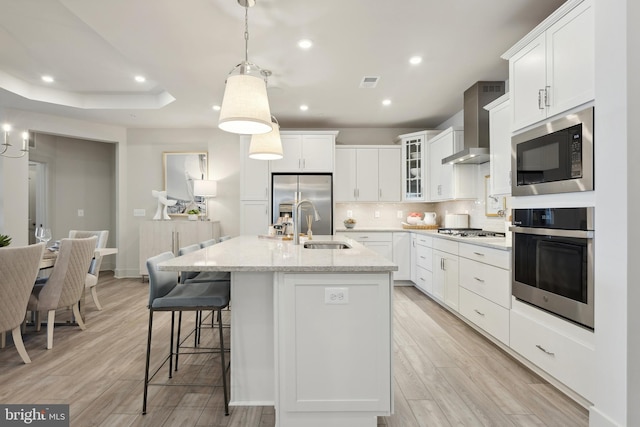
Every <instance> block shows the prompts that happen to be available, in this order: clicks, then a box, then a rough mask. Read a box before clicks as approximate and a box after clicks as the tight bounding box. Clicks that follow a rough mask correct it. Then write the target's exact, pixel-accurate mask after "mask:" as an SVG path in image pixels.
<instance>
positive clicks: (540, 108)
mask: <svg viewBox="0 0 640 427" xmlns="http://www.w3.org/2000/svg"><path fill="white" fill-rule="evenodd" d="M542 92H544V89H540V90H538V109H539V110H544V105H543V104H542Z"/></svg>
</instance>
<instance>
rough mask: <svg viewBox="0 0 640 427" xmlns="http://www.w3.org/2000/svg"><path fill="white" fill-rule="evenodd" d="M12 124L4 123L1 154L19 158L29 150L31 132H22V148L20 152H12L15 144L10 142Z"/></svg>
mask: <svg viewBox="0 0 640 427" xmlns="http://www.w3.org/2000/svg"><path fill="white" fill-rule="evenodd" d="M11 129H12V128H11V125H10V124H8V123H7V124H4V125H2V130H3V132H4V142H3V143H2V144H0V147H1V148H0V156H2V157H8V158H10V159H19V158H20V157H24V155H25V154H27V153H28V152H29V132H22V135H21V136H22V148H21V149H20V150H17V151H18V152H19V153H20V154H17V153H12V152H11V151H10V148H11V147H13V145H12V144H11V143H10V142H9V134H10V133H11Z"/></svg>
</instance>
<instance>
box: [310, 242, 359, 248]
mask: <svg viewBox="0 0 640 427" xmlns="http://www.w3.org/2000/svg"><path fill="white" fill-rule="evenodd" d="M304 248H305V249H351V246H349V245H348V244H346V243H344V242H333V241H328V242H304Z"/></svg>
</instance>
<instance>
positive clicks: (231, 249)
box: [159, 236, 398, 273]
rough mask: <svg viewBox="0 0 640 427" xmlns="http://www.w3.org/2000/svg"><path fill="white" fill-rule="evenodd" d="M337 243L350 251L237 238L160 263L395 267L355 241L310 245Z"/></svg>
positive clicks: (297, 268) (164, 266)
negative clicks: (343, 243)
mask: <svg viewBox="0 0 640 427" xmlns="http://www.w3.org/2000/svg"><path fill="white" fill-rule="evenodd" d="M328 240H331V241H340V242H345V243H347V244H349V245H350V246H351V248H350V249H305V248H304V247H303V245H302V244H300V245H294V244H293V241H290V240H289V241H283V240H276V239H264V238H259V237H258V236H240V237H235V238H233V239H230V240H226V241H224V242H221V243H218V244H215V245H213V246H209V247H206V248H204V249H201V250H199V251H196V252H192V253H190V254H186V255H183V256H181V257H177V258H174V259H172V260H169V261H165V262H163V263H161V264H159V269H160V270H170V271H272V272H276V271H280V272H290V273H291V272H292V273H295V272H327V273H330V272H390V271H397V270H398V266H397V265H396V264H394V263H393V262H391V261H389V260H387V259H386V258H384V257H382V256H381V255H379V254H377V253H376V252H374V251H372V250H371V249H367V248H366V247H364V246H363V245H362V244H360V243H358V242H356V241H355V240H352V239H349V238H345V237H341V236H313V240H312V241H313V242H316V243H317V242H322V241H328Z"/></svg>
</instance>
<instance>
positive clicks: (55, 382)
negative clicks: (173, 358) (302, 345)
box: [0, 272, 588, 427]
mask: <svg viewBox="0 0 640 427" xmlns="http://www.w3.org/2000/svg"><path fill="white" fill-rule="evenodd" d="M98 294H99V298H100V301H101V303H102V305H103V307H104V309H103V310H102V311H98V310H96V308H95V306H94V305H93V302H92V301H91V298H90V297H89V298H87V305H86V311H85V322H86V324H87V330H86V331H81V330H80V329H79V328H78V327H75V326H67V325H65V326H58V327H56V329H55V334H54V347H53V349H52V350H46V348H45V347H46V330H45V328H43V329H42V331H41V332H39V333H36V332H35V331H33V329H29V330H28V331H27V332H26V333H25V334H24V341H25V347H26V349H27V351H28V353H29V355H30V357H31V359H32V363H31V364H30V365H24V364H23V363H22V361H21V359H20V357H19V356H18V353H17V352H16V350H15V348H14V347H13V344H11V343H10V342H8V343H7V347H6V348H4V349H2V350H0V402H1V403H17V404H41V403H68V404H70V412H71V426H78V427H85V426H110V427H111V426H167V427H168V426H183V427H188V426H224V427H271V426H273V425H274V423H275V414H274V409H273V407H232V408H231V415H230V416H228V417H225V416H224V413H223V404H222V389H221V388H212V387H210V385H211V384H217V383H219V380H220V377H219V365H218V363H219V360H218V359H217V357H218V356H214V355H187V356H182V357H181V359H180V370H179V371H178V375H176V376H175V377H174V379H173V380H172V381H173V382H178V381H184V382H196V381H197V382H198V384H202V385H201V386H172V387H164V386H155V387H151V388H150V397H149V408H148V413H147V415H144V416H143V415H141V413H140V412H141V407H142V388H143V378H144V357H145V350H146V333H147V322H148V310H147V309H146V304H147V295H148V284H147V283H142V282H141V281H140V280H127V279H114V278H113V276H112V275H111V274H109V273H107V272H103V273H101V275H100V285H99V287H98ZM227 314H228V313H227ZM65 316H69V313H67V312H65V311H61V312H60V313H59V316H58V318H59V319H64V317H65ZM186 317H187V318H188V319H189V320H190V321H191V322H192V321H193V316H192V315H186ZM169 319H170V315H169V314H166V313H160V314H158V315H156V316H155V317H154V326H155V327H154V346H155V347H154V350H155V351H154V355H155V356H156V357H154V359H155V360H156V361H158V360H159V357H160V356H161V353H163V351H166V347H167V346H168V344H167V333H168V329H169ZM188 329H190V327H189V326H185V327H184V330H188ZM213 335H214V334H211V333H210V331H205V332H203V340H212V342H213V341H215V339H214V338H213ZM9 341H10V340H9ZM209 343H211V342H209ZM394 361H395V365H394V372H395V375H394V377H395V378H394V390H395V413H394V415H392V416H390V417H379V418H378V424H379V425H381V426H397V427H414V426H429V427H432V426H454V425H458V426H563V427H564V426H587V425H588V413H587V411H586V410H585V409H584V408H582V407H581V406H579V405H577V404H576V403H574V402H573V401H572V400H570V399H569V398H567V397H566V396H564V395H563V394H562V393H560V392H559V391H557V390H556V389H555V388H554V387H553V386H551V385H549V384H548V383H547V382H546V381H544V380H543V379H541V378H540V377H538V376H537V375H535V374H534V373H532V372H531V371H530V370H528V369H527V368H525V367H523V366H522V365H521V364H519V363H518V362H516V361H515V360H513V359H512V358H511V357H509V356H508V355H506V354H505V353H504V352H502V351H501V350H500V349H498V348H497V347H496V346H494V345H493V344H492V343H490V342H489V341H487V340H486V339H485V338H483V337H482V336H481V335H479V334H478V333H476V332H475V331H473V330H472V329H471V328H470V327H468V326H467V325H466V324H464V323H463V322H462V321H460V320H459V319H458V318H456V317H455V316H453V315H452V314H451V313H449V312H447V311H446V310H444V309H443V308H442V307H440V306H439V305H438V304H437V303H435V302H434V301H432V300H430V299H429V298H427V297H426V296H424V295H423V294H422V293H420V292H419V291H417V290H416V289H414V288H410V287H402V288H396V289H395V303H394ZM156 380H157V381H158V382H166V381H167V379H166V369H165V370H162V371H160V373H159V374H158V376H157V377H156ZM328 427H330V426H328Z"/></svg>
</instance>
